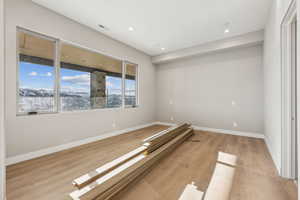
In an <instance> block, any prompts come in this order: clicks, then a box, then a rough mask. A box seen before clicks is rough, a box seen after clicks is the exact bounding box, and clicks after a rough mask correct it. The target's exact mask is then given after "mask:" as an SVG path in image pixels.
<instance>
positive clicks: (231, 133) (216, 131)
mask: <svg viewBox="0 0 300 200" xmlns="http://www.w3.org/2000/svg"><path fill="white" fill-rule="evenodd" d="M156 124H160V125H166V126H174V125H176V124H174V123H167V122H156ZM192 127H193V128H194V129H195V130H199V131H208V132H214V133H222V134H229V135H237V136H244V137H253V138H262V139H264V137H265V136H264V134H261V133H251V132H243V131H234V130H225V129H216V128H207V127H199V126H194V125H192Z"/></svg>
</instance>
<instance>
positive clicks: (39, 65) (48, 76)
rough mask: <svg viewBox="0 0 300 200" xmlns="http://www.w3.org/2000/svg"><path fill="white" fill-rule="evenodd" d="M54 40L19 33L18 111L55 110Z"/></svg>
mask: <svg viewBox="0 0 300 200" xmlns="http://www.w3.org/2000/svg"><path fill="white" fill-rule="evenodd" d="M55 49H56V41H55V40H52V39H49V38H45V37H40V36H38V35H34V34H29V33H27V32H26V31H19V32H18V53H19V54H18V60H19V62H18V63H19V66H18V67H19V70H18V71H19V82H18V85H19V89H18V102H17V103H18V112H20V113H31V112H54V111H56V107H55V105H56V98H55V69H56V68H55Z"/></svg>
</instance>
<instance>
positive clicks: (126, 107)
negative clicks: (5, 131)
mask: <svg viewBox="0 0 300 200" xmlns="http://www.w3.org/2000/svg"><path fill="white" fill-rule="evenodd" d="M139 107H140V105H136V106H134V107H132V106H125V107H124V108H123V107H116V108H99V109H88V110H74V111H60V112H38V113H37V114H27V113H17V117H27V116H28V117H30V116H40V115H48V114H49V115H53V114H58V115H59V114H63V115H64V114H67V115H68V114H77V113H87V112H106V111H121V110H125V109H126V110H127V109H137V108H139Z"/></svg>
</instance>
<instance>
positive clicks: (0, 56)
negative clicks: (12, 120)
mask: <svg viewBox="0 0 300 200" xmlns="http://www.w3.org/2000/svg"><path fill="white" fill-rule="evenodd" d="M3 1H4V0H0V200H4V199H5V164H4V162H5V153H4V152H5V151H4V144H5V142H4V105H3V104H4V16H3V15H4V2H3Z"/></svg>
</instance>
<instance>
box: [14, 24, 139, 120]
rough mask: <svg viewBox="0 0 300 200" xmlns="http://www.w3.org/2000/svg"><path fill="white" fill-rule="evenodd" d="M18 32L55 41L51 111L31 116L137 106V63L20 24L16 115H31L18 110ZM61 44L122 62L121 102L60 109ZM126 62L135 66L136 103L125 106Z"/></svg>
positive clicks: (17, 75)
mask: <svg viewBox="0 0 300 200" xmlns="http://www.w3.org/2000/svg"><path fill="white" fill-rule="evenodd" d="M19 32H24V33H26V34H30V35H33V36H36V37H39V38H42V39H46V40H50V41H53V42H54V43H55V48H54V51H55V52H54V59H55V60H54V67H55V70H54V73H55V80H54V88H53V89H54V96H53V98H54V109H53V111H49V112H45V111H38V112H37V113H36V114H33V116H36V115H41V114H58V113H73V112H87V111H99V110H120V109H124V108H126V109H127V108H137V107H139V105H140V104H139V65H138V64H136V63H133V62H130V61H128V60H125V59H122V58H120V57H116V56H112V55H109V54H107V53H103V52H101V51H99V50H96V49H93V48H89V47H87V46H84V45H81V44H78V43H75V42H72V41H68V40H64V39H59V38H55V37H51V36H48V35H45V34H42V33H39V32H36V31H32V30H29V29H26V28H23V27H20V26H17V28H16V58H17V62H16V65H17V70H16V71H17V74H16V78H17V85H16V96H17V98H16V113H17V116H31V114H29V113H28V112H19V109H18V107H19V86H20V80H19V78H20V77H19V75H20V72H19V67H20V60H19V37H18V33H19ZM62 44H67V45H72V46H74V47H77V48H81V49H84V50H87V51H91V52H93V53H97V54H101V55H102V56H106V57H109V58H112V59H115V60H118V61H120V62H121V63H122V76H121V77H122V83H121V87H122V88H121V91H122V94H121V95H122V104H121V105H120V106H118V107H113V108H91V109H86V110H72V111H62V109H61V105H60V103H61V96H60V92H61V77H60V76H61V74H60V71H61V66H60V61H61V58H60V56H61V47H62ZM126 64H132V65H135V66H136V91H135V98H136V105H135V106H126V105H125V89H126V88H125V80H126V77H125V76H126Z"/></svg>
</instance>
